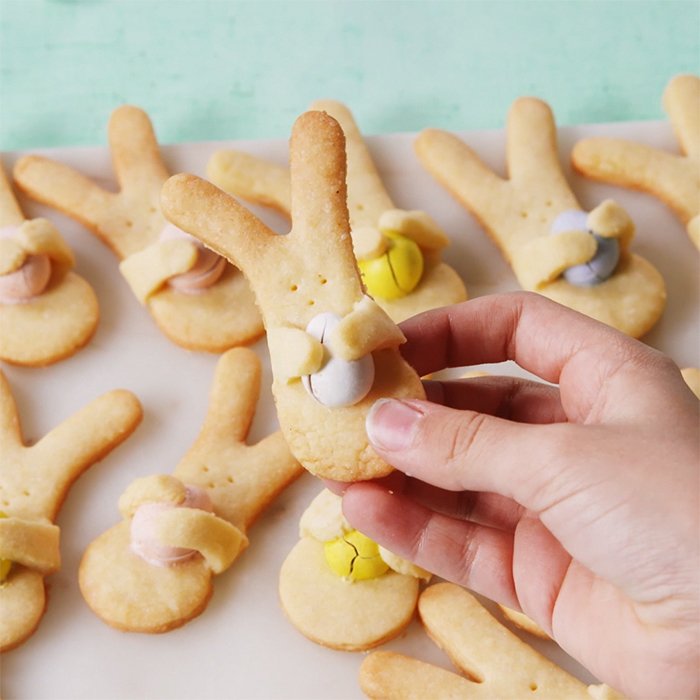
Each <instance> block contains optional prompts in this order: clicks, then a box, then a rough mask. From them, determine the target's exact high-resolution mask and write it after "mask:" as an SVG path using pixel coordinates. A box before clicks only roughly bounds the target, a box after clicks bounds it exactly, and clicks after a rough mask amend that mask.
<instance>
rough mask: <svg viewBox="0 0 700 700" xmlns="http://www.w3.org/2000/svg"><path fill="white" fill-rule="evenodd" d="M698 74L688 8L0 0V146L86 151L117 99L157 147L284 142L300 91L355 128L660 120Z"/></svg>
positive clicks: (358, 0) (300, 106)
mask: <svg viewBox="0 0 700 700" xmlns="http://www.w3.org/2000/svg"><path fill="white" fill-rule="evenodd" d="M679 72H693V73H698V72H700V2H698V1H697V0H661V1H650V2H647V1H642V0H617V1H610V0H588V1H578V0H576V1H574V0H571V1H568V0H560V1H556V0H549V1H545V0H521V1H520V2H513V1H509V0H502V1H499V0H491V1H484V0H473V1H470V0H463V1H457V0H455V1H449V0H424V1H414V2H405V1H402V0H396V1H372V0H355V1H349V0H337V1H333V0H316V1H307V0H304V1H302V0H298V1H295V0H287V1H279V0H275V1H273V0H255V1H237V0H220V1H218V2H216V1H210V0H180V1H177V0H103V1H100V0H1V1H0V147H1V148H2V149H3V150H12V149H21V148H32V147H37V148H38V147H46V146H76V145H96V144H103V143H104V142H105V136H104V131H105V124H106V121H107V118H108V116H109V113H110V112H111V111H112V109H113V108H114V107H116V106H117V105H119V104H122V103H124V102H130V103H133V104H137V105H139V106H141V107H143V108H144V109H145V110H146V111H147V112H149V114H150V115H151V118H152V119H153V121H154V123H155V126H156V130H157V132H158V136H159V138H160V140H161V142H163V143H172V142H182V141H200V140H210V139H215V140H218V139H248V138H286V137H287V136H288V134H289V130H290V128H291V125H292V122H293V121H294V119H295V118H296V117H297V116H298V115H299V114H300V113H301V112H302V111H304V109H305V108H306V107H307V106H308V104H309V103H310V102H311V101H312V100H314V99H317V98H321V97H329V98H334V99H339V100H341V101H343V102H345V103H346V104H347V105H348V106H349V107H350V108H351V109H352V111H353V113H354V114H355V116H356V118H357V120H358V122H359V123H360V126H361V128H362V130H363V132H364V133H365V134H373V133H374V134H376V133H389V132H394V131H415V130H419V129H421V128H423V127H426V126H438V127H442V128H445V129H449V130H466V129H475V128H500V127H501V126H502V125H503V121H504V117H505V113H506V110H507V108H508V106H509V105H510V103H511V102H512V101H513V100H514V99H516V98H517V97H519V96H520V95H523V94H532V95H536V96H538V97H541V98H543V99H545V100H546V101H548V102H549V103H550V105H551V106H552V108H553V109H554V112H555V115H556V118H557V122H558V123H559V124H561V125H565V124H574V123H590V122H601V121H619V120H644V119H661V118H663V117H664V114H663V111H662V108H661V93H662V90H663V88H664V85H665V84H666V82H667V81H668V80H669V78H671V77H672V76H673V75H674V74H676V73H679Z"/></svg>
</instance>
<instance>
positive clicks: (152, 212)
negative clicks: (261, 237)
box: [14, 105, 263, 352]
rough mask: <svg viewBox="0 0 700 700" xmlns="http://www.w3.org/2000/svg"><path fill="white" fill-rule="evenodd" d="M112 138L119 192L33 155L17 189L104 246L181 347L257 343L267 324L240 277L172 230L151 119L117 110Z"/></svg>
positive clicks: (23, 162)
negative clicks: (82, 228) (83, 228)
mask: <svg viewBox="0 0 700 700" xmlns="http://www.w3.org/2000/svg"><path fill="white" fill-rule="evenodd" d="M108 131H109V141H110V147H111V151H112V158H113V163H114V169H115V173H116V176H117V180H118V182H119V186H120V191H119V192H117V193H113V192H109V191H107V190H104V189H102V188H101V187H99V186H98V185H97V184H95V183H93V182H92V181H91V180H89V179H87V178H86V177H84V176H83V175H81V174H80V173H77V172H76V171H74V170H72V169H71V168H68V167H67V166H65V165H62V164H60V163H57V162H55V161H52V160H49V159H47V158H43V157H40V156H34V155H29V156H25V157H24V158H21V159H20V160H19V161H18V162H17V164H16V166H15V169H14V175H15V180H16V182H17V184H18V186H19V187H20V188H21V189H22V190H23V191H24V192H26V193H27V194H28V195H29V196H31V197H33V198H34V199H36V200H38V201H40V202H43V203H44V204H48V205H49V206H52V207H54V208H56V209H58V210H59V211H61V212H63V213H64V214H66V215H68V216H70V217H72V218H74V219H76V220H77V221H79V222H80V223H81V224H83V225H84V226H86V227H87V228H88V229H89V230H90V231H92V232H93V233H94V234H95V235H96V236H97V237H98V238H100V239H101V240H102V241H103V242H104V243H106V244H107V245H108V246H109V247H110V248H111V249H112V251H113V252H114V253H115V254H116V255H117V257H118V258H119V259H120V260H121V261H122V263H121V265H120V269H121V271H122V273H123V274H124V276H125V277H126V279H127V281H128V282H129V284H130V286H131V288H132V290H133V291H134V293H135V294H136V295H137V297H138V298H139V300H140V301H141V302H142V303H144V304H147V306H148V309H149V310H150V312H151V314H152V316H153V318H154V320H155V322H156V324H157V325H158V327H159V328H160V329H161V331H163V333H164V334H165V335H166V336H167V337H168V338H169V339H170V340H172V341H173V342H174V343H176V344H177V345H180V346H181V347H184V348H187V349H188V350H204V351H208V352H223V351H225V350H227V349H228V348H231V347H234V346H237V345H246V344H248V343H252V342H254V341H255V340H257V339H258V338H260V337H261V336H262V334H263V325H262V320H261V318H260V313H259V311H258V309H257V306H256V304H255V298H254V296H253V294H252V292H251V291H250V288H249V286H248V284H247V282H246V281H245V279H244V277H243V275H242V274H241V273H240V272H239V271H238V270H236V269H235V268H233V267H231V266H230V265H226V264H225V262H224V261H223V260H221V261H219V260H217V259H216V256H215V255H214V254H213V253H212V252H211V251H207V250H206V249H203V248H200V247H198V246H197V245H196V242H193V241H192V240H188V239H187V236H186V235H185V234H184V233H183V232H178V231H177V230H174V227H170V226H168V225H167V223H168V222H167V221H166V220H165V218H164V217H163V214H162V213H161V210H160V200H159V198H160V190H161V187H162V185H163V183H164V182H165V181H166V180H167V179H168V177H169V173H168V171H167V170H166V168H165V165H164V164H163V161H162V158H161V155H160V150H159V148H158V143H157V141H156V137H155V134H154V133H153V127H152V125H151V122H150V120H149V118H148V116H147V115H146V113H145V112H143V111H142V110H140V109H138V108H137V107H133V106H130V105H126V106H123V107H120V108H118V109H117V110H115V111H114V113H113V114H112V117H111V119H110V122H109V129H108Z"/></svg>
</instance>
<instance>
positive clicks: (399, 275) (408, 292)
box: [207, 100, 467, 323]
mask: <svg viewBox="0 0 700 700" xmlns="http://www.w3.org/2000/svg"><path fill="white" fill-rule="evenodd" d="M309 109H311V110H317V111H321V112H326V114H329V115H330V116H331V117H333V118H334V119H335V120H337V121H338V123H339V124H340V125H341V127H342V129H343V132H344V133H345V144H346V152H347V193H348V210H349V215H350V228H351V233H352V240H353V248H354V251H355V256H356V257H357V259H358V261H359V267H360V270H361V272H362V276H363V282H364V283H365V285H366V287H367V290H368V292H369V293H370V294H371V295H372V297H373V298H374V300H375V301H376V302H377V304H379V306H381V307H382V308H383V309H384V310H385V311H386V312H387V314H388V315H389V316H390V317H391V319H392V320H394V321H395V322H396V323H400V322H401V321H403V320H405V319H407V318H409V317H410V316H415V315H416V314H418V313H421V312H422V311H427V310H429V309H434V308H436V307H439V306H448V305H449V304H456V303H458V302H460V301H465V300H466V298H467V291H466V289H465V286H464V282H462V279H461V278H460V277H459V275H458V274H457V273H456V272H455V271H454V270H453V269H452V268H451V267H450V266H449V265H447V264H445V263H444V262H442V260H441V257H440V255H441V251H442V249H443V248H445V247H446V246H447V245H448V244H449V239H448V238H447V236H446V235H445V233H444V232H443V231H442V230H441V229H440V227H439V226H438V225H437V224H436V223H435V221H433V219H432V218H431V217H430V216H429V215H428V214H427V213H425V212H423V211H404V210H401V209H397V208H396V206H395V205H394V203H393V202H392V200H391V198H390V197H389V193H388V192H387V191H386V188H385V187H384V183H383V182H382V180H381V178H380V177H379V173H378V172H377V169H376V167H375V165H374V163H373V161H372V157H371V155H370V153H369V150H368V148H367V146H366V144H365V142H364V139H363V138H362V134H361V133H360V130H359V128H358V127H357V124H356V123H355V120H354V119H353V116H352V114H351V112H350V110H349V109H348V108H347V107H346V106H345V105H343V104H341V103H340V102H335V101H333V100H318V101H316V102H314V103H313V104H312V105H311V107H310V108H309ZM207 177H208V178H209V179H210V180H211V181H212V182H213V183H214V184H215V185H217V186H218V187H221V188H222V189H223V190H225V191H227V192H230V193H231V194H233V195H234V196H237V197H242V198H243V199H246V200H248V201H250V202H253V203H255V204H260V205H262V206H266V207H269V208H271V209H274V210H276V211H278V212H279V213H281V214H283V215H284V216H286V217H287V218H288V219H289V218H290V216H291V200H290V187H291V185H290V178H289V170H288V169H287V168H283V167H281V166H279V165H276V164H274V163H270V162H268V161H265V160H262V159H260V158H256V157H254V156H250V155H248V154H245V153H240V152H238V151H219V152H218V153H215V154H214V155H213V156H212V158H211V159H210V161H209V164H208V166H207Z"/></svg>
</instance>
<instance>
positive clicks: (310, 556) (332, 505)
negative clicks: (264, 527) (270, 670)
mask: <svg viewBox="0 0 700 700" xmlns="http://www.w3.org/2000/svg"><path fill="white" fill-rule="evenodd" d="M341 500H342V499H341V498H340V496H336V495H335V494H333V493H331V492H330V491H327V490H325V489H324V490H323V491H321V493H320V494H319V495H318V496H317V497H316V498H315V499H314V500H313V501H312V503H311V505H310V506H309V508H308V509H307V510H306V511H305V513H304V515H303V516H302V518H301V522H300V524H299V536H300V540H299V542H297V544H296V545H295V546H294V548H293V549H292V551H291V552H290V553H289V555H288V556H287V558H286V559H285V561H284V564H283V565H282V569H281V571H280V579H279V594H280V601H281V603H282V609H283V610H284V612H285V614H286V615H287V617H288V618H289V620H290V622H291V623H292V624H293V625H294V626H295V627H296V628H297V629H298V630H299V631H300V632H301V633H302V634H303V635H304V636H305V637H308V638H309V639H310V640H311V641H312V642H316V644H321V645H323V646H327V647H331V648H333V649H339V650H342V651H365V650H367V649H373V648H374V647H376V646H379V645H380V644H383V643H384V642H387V641H389V640H390V639H393V638H394V637H396V636H397V635H398V634H399V633H400V632H401V631H402V630H404V629H405V628H406V626H407V625H408V624H409V623H410V622H411V620H412V619H413V614H414V611H415V608H416V603H417V601H418V592H419V587H420V581H421V579H422V580H429V579H430V574H429V573H428V572H427V571H425V570H423V569H420V568H419V567H417V566H415V565H413V564H411V563H410V562H408V561H405V560H403V559H401V558H400V557H397V556H396V555H394V554H391V553H390V552H388V551H387V550H385V549H383V548H382V547H379V546H378V545H377V544H375V543H374V542H372V541H371V540H369V539H368V538H367V537H365V536H364V535H362V534H360V533H359V532H358V531H357V530H354V529H353V528H352V527H351V525H350V523H348V521H347V520H346V519H345V518H344V517H343V513H342V505H341Z"/></svg>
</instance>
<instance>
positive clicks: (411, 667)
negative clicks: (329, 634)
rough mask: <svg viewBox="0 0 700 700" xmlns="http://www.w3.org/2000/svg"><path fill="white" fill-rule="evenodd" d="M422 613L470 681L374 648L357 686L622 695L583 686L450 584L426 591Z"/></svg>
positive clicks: (417, 692) (405, 692)
mask: <svg viewBox="0 0 700 700" xmlns="http://www.w3.org/2000/svg"><path fill="white" fill-rule="evenodd" d="M418 612H419V614H420V617H421V621H422V622H423V626H424V627H425V629H426V631H427V632H428V635H429V636H430V637H431V638H432V639H433V640H434V641H435V642H436V644H437V645H438V646H439V647H441V648H442V649H444V650H445V652H447V655H448V656H449V657H450V659H451V660H452V662H453V663H454V664H455V666H457V668H458V669H459V670H460V671H462V672H463V673H464V674H465V675H466V678H464V677H463V676H459V675H457V674H456V673H452V672H450V671H446V670H444V669H442V668H439V667H437V666H433V665H432V664H428V663H425V662H423V661H418V660H417V659H413V658H410V657H408V656H404V655H403V654H397V653H395V652H391V651H377V652H374V653H372V654H370V655H369V656H368V657H367V658H366V659H365V660H364V661H363V662H362V665H361V666H360V673H359V679H360V687H361V688H362V690H363V692H364V693H365V694H366V695H367V696H368V697H370V698H376V699H377V700H379V699H381V700H407V699H408V698H448V697H449V698H454V699H455V700H470V699H471V698H483V700H487V699H488V698H525V697H529V696H533V697H534V696H536V697H542V698H567V699H568V698H571V700H574V698H580V700H593V698H596V699H597V700H617V699H620V698H622V697H623V696H622V695H620V694H619V693H617V692H616V691H614V690H613V689H612V688H610V687H609V686H607V685H591V686H586V685H585V683H582V682H581V681H579V680H576V679H575V678H574V677H573V676H570V675H569V674H568V673H566V672H565V671H563V670H562V669H561V668H559V667H558V666H557V665H555V664H554V663H552V662H551V661H549V660H548V659H546V658H545V657H544V656H542V655H541V654H539V653H538V652H537V651H535V650H534V649H533V648H532V647H531V646H529V645H528V644H526V643H525V642H523V641H521V640H520V639H519V638H518V637H516V636H515V635H514V634H513V633H512V632H511V631H510V630H508V629H507V628H506V627H504V626H503V625H501V624H500V623H499V622H498V621H497V620H496V618H494V617H493V616H492V615H491V614H490V613H489V612H488V611H487V610H486V608H484V607H483V606H482V605H481V604H480V603H479V602H478V601H477V600H476V598H475V597H474V596H472V595H471V594H470V593H468V592H467V591H466V590H464V589H463V588H460V587H459V586H456V585H455V584H453V583H438V584H435V585H433V586H429V587H428V588H426V589H425V591H423V593H422V594H421V597H420V599H419V601H418Z"/></svg>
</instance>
